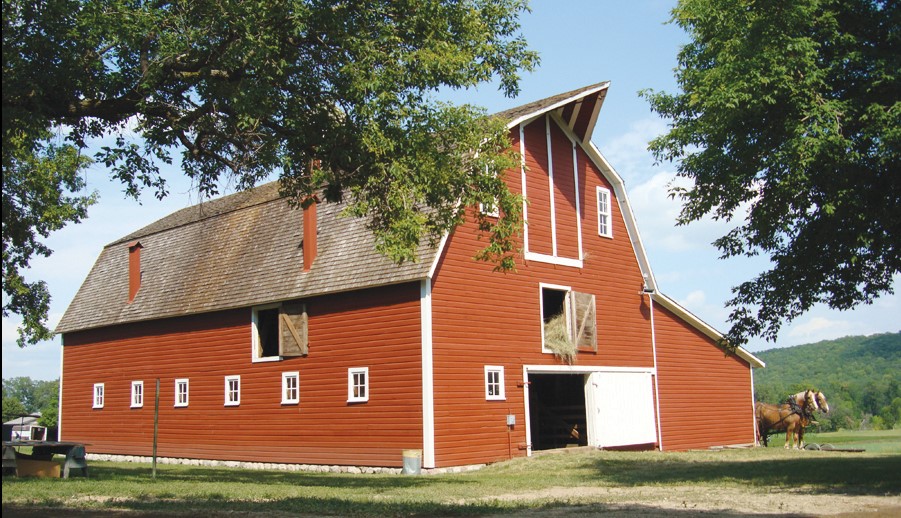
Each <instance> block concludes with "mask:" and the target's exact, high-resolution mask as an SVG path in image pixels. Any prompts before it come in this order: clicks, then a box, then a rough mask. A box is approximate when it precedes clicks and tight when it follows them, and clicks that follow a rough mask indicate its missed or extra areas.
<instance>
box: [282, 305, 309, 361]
mask: <svg viewBox="0 0 901 518" xmlns="http://www.w3.org/2000/svg"><path fill="white" fill-rule="evenodd" d="M279 336H280V338H281V339H280V340H279V341H278V355H279V356H306V355H307V352H308V348H307V345H308V340H307V307H306V305H304V304H301V303H298V302H290V303H285V304H282V307H281V310H280V311H279Z"/></svg>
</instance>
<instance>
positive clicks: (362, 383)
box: [347, 367, 369, 403]
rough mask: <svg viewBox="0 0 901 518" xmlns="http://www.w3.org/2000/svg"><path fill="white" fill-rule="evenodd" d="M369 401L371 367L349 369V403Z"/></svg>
mask: <svg viewBox="0 0 901 518" xmlns="http://www.w3.org/2000/svg"><path fill="white" fill-rule="evenodd" d="M365 401H369V367H357V368H355V369H347V402H348V403H362V402H365Z"/></svg>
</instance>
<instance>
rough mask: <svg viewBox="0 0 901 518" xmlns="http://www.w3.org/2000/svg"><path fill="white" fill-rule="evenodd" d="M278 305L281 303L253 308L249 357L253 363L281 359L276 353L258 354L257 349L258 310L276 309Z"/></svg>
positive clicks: (258, 335)
mask: <svg viewBox="0 0 901 518" xmlns="http://www.w3.org/2000/svg"><path fill="white" fill-rule="evenodd" d="M280 306H281V304H279V303H275V304H266V305H263V306H256V307H254V308H253V314H252V316H251V326H250V334H251V340H250V348H251V350H250V358H251V361H252V362H254V363H257V362H277V361H281V359H282V357H281V356H279V355H277V354H276V355H275V356H260V353H259V351H260V347H259V345H260V332H259V328H258V325H259V324H258V317H257V314H258V312H260V311H264V310H267V309H278V308H279V307H280Z"/></svg>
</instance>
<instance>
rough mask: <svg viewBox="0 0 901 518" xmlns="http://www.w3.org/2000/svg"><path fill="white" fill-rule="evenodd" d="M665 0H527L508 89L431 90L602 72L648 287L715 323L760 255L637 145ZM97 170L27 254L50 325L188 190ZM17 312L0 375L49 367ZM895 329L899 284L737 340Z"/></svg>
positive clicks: (661, 46)
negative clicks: (161, 190)
mask: <svg viewBox="0 0 901 518" xmlns="http://www.w3.org/2000/svg"><path fill="white" fill-rule="evenodd" d="M674 4H675V2H674V1H669V0H641V1H635V0H631V1H630V0H596V1H591V0H581V1H568V0H541V1H533V2H532V13H531V14H527V15H526V16H524V18H523V19H522V25H523V32H524V35H525V37H526V39H527V40H528V42H529V45H530V47H531V48H532V49H534V50H536V51H538V52H539V53H540V55H541V66H540V67H539V68H538V70H536V71H535V72H533V73H531V74H526V75H524V76H523V78H522V81H521V88H522V91H521V94H520V96H519V97H518V98H517V99H507V98H505V97H504V96H503V95H501V94H500V93H499V92H498V91H497V89H496V87H495V86H494V85H485V86H482V87H480V88H478V89H476V90H471V91H466V92H446V93H442V97H443V98H445V99H447V100H450V101H453V102H460V103H462V102H468V103H472V104H477V105H481V106H484V107H485V108H487V109H488V111H489V112H496V111H500V110H503V109H506V108H510V107H512V106H517V105H520V104H524V103H527V102H529V101H533V100H536V99H541V98H544V97H548V96H551V95H554V94H557V93H561V92H565V91H568V90H571V89H574V88H578V87H581V86H585V85H588V84H592V83H597V82H600V81H608V80H609V81H610V82H611V85H610V89H609V92H608V95H607V98H606V101H605V102H604V106H603V108H602V110H601V113H600V116H599V118H598V126H597V128H596V130H595V132H594V137H593V140H594V142H595V144H596V145H597V146H598V148H599V149H600V150H601V152H602V153H603V154H604V155H605V156H606V157H607V159H608V160H609V162H610V163H611V165H613V167H614V168H615V169H616V170H617V172H618V173H619V174H620V176H622V177H623V178H624V179H625V181H626V188H627V192H628V195H629V198H630V201H631V202H632V209H633V212H634V214H635V217H636V219H637V220H638V228H639V231H640V233H641V238H642V241H643V243H644V245H645V248H646V251H647V253H648V256H649V258H650V261H651V266H652V268H653V271H654V275H655V277H656V279H657V282H658V285H659V287H660V290H661V291H662V292H663V293H665V294H667V295H668V296H670V297H671V298H673V299H675V300H676V301H678V302H679V303H681V304H682V305H684V306H685V307H686V308H687V309H688V310H689V311H691V312H692V313H694V314H695V315H697V316H699V317H700V318H701V319H703V320H704V321H706V322H707V323H709V324H711V325H713V326H714V327H715V328H717V329H720V330H721V331H725V330H726V329H727V328H728V326H727V324H726V319H727V317H728V309H726V308H725V307H724V302H725V301H726V300H728V299H729V298H730V294H731V292H730V288H731V287H732V286H735V285H737V284H738V283H740V282H742V281H744V280H748V279H750V278H751V277H752V276H753V275H755V274H756V273H758V272H760V271H762V270H763V269H764V268H766V266H767V262H766V260H765V259H761V258H757V259H754V260H751V259H744V258H739V259H729V260H719V259H718V254H717V251H716V249H715V248H714V247H713V246H712V245H711V244H710V243H711V242H712V241H713V240H714V239H715V238H717V237H718V236H720V235H722V234H723V233H725V232H726V231H727V230H728V228H729V227H728V226H727V225H726V224H723V223H718V222H714V221H709V220H705V221H701V222H697V223H694V224H692V225H689V226H687V227H675V226H674V221H675V217H676V215H677V214H678V211H679V204H678V202H677V201H674V200H670V199H669V197H668V196H667V185H668V184H669V182H670V181H671V180H672V179H673V178H674V171H675V166H674V165H672V164H661V165H654V161H653V158H652V157H651V156H650V154H649V153H648V152H647V150H646V147H647V143H648V141H649V140H650V139H652V138H653V137H655V136H657V135H659V134H661V133H663V132H664V131H665V130H666V122H665V121H662V120H660V119H659V117H657V116H656V115H655V114H654V113H652V112H651V110H650V108H649V106H648V103H647V102H646V101H645V100H644V99H642V98H640V97H639V96H638V94H637V92H638V91H639V90H641V89H645V88H650V89H654V90H664V91H670V92H672V91H674V90H675V88H676V83H675V80H674V77H673V69H674V68H675V66H676V54H677V52H678V50H679V46H680V45H682V44H684V43H685V42H686V41H687V37H686V36H685V34H684V33H682V31H681V30H680V29H678V28H677V27H675V26H673V25H667V24H665V22H666V21H667V20H668V19H669V17H670V14H669V13H670V10H671V9H672V7H673V5H674ZM107 177H108V174H107V172H106V171H105V170H104V168H103V167H102V166H101V165H94V166H92V167H91V168H90V169H89V171H88V173H87V182H88V187H89V188H90V189H96V190H98V191H99V192H100V196H101V198H100V202H99V203H98V204H97V205H95V206H94V207H93V208H92V209H91V211H90V215H89V217H88V219H87V220H86V221H85V222H83V223H82V224H80V225H73V226H69V227H67V228H65V229H63V230H62V231H60V232H58V233H56V234H54V235H51V237H50V239H49V240H48V244H49V246H50V248H51V249H53V250H54V254H53V255H52V256H51V257H50V258H47V259H38V260H34V261H33V262H32V268H31V272H30V274H29V275H30V276H32V277H33V278H41V279H44V280H46V281H47V282H48V284H49V286H50V290H51V294H52V296H53V303H52V306H51V314H50V318H51V322H50V324H51V326H55V325H56V323H57V322H58V321H59V319H60V317H61V316H62V314H63V312H64V311H65V309H66V307H67V306H68V305H69V302H71V300H72V298H73V297H74V295H75V292H76V291H77V290H78V287H79V286H80V285H81V283H82V281H83V280H84V278H85V276H86V275H87V273H88V271H89V270H90V268H91V266H92V265H93V264H94V261H95V260H96V258H97V256H98V255H99V254H100V250H101V249H102V248H103V246H104V245H106V244H107V243H110V242H112V241H114V240H116V239H117V238H120V237H122V236H124V235H126V234H128V233H130V232H132V231H133V230H136V229H138V228H140V227H142V226H144V225H146V224H148V223H150V222H152V221H154V220H156V219H158V218H160V217H162V216H164V215H166V214H168V213H170V212H172V211H174V210H177V209H180V208H183V207H186V206H189V205H192V204H194V203H196V202H197V201H198V199H197V196H196V194H194V193H192V191H191V186H190V184H189V183H188V182H187V180H185V179H184V178H183V177H181V176H180V174H179V172H178V171H177V170H175V169H173V170H172V171H171V174H169V175H168V179H169V180H170V183H171V189H170V192H171V195H170V196H169V197H168V198H167V199H165V200H164V201H162V202H160V201H157V200H156V199H154V198H153V197H152V196H149V195H148V196H145V197H144V198H143V199H142V204H141V205H138V204H136V203H135V202H134V201H132V200H129V199H125V197H124V195H123V194H122V188H121V186H120V185H117V184H115V183H111V182H109V181H108V180H107ZM897 280H898V279H897V278H896V285H897V284H898V283H897ZM18 323H19V319H18V318H15V317H13V318H4V319H3V378H4V379H8V378H11V377H15V376H29V377H31V378H33V379H55V378H57V377H58V376H59V368H60V341H59V338H56V339H54V340H52V341H49V342H45V343H41V344H38V345H35V346H29V347H27V348H25V349H20V348H19V347H18V346H17V345H16V343H15V339H16V332H15V329H16V326H17V325H18ZM899 329H901V296H899V295H894V296H888V297H883V298H881V299H879V300H877V301H876V303H874V304H873V305H870V306H865V307H861V308H858V309H856V310H854V311H850V312H836V311H830V310H828V309H826V308H823V307H817V308H815V309H814V310H812V311H811V312H809V313H808V314H806V315H804V316H802V317H800V318H798V319H796V320H795V321H794V322H792V323H791V324H789V325H787V326H785V327H783V330H782V332H781V334H780V337H779V340H778V342H777V343H775V344H773V343H768V342H763V341H752V342H751V343H750V344H749V345H748V349H749V350H751V351H752V352H753V351H759V350H763V349H769V348H772V347H784V346H791V345H797V344H801V343H809V342H816V341H819V340H825V339H830V338H838V337H842V336H847V335H857V334H872V333H881V332H897V331H899Z"/></svg>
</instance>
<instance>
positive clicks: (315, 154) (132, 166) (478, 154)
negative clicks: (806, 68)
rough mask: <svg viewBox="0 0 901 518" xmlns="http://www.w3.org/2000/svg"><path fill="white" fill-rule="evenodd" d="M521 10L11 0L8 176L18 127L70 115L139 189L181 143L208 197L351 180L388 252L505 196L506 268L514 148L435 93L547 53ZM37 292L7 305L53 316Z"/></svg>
mask: <svg viewBox="0 0 901 518" xmlns="http://www.w3.org/2000/svg"><path fill="white" fill-rule="evenodd" d="M526 9H527V6H526V2H525V1H524V0H464V1H457V0H400V1H398V0H373V1H370V2H366V5H365V8H363V7H361V6H358V5H356V4H354V3H341V2H330V1H323V0H293V1H284V0H222V1H219V2H205V1H196V2H181V3H175V4H170V3H166V2H164V3H159V4H157V3H143V2H138V3H135V2H127V1H123V0H44V1H42V2H37V3H35V2H30V1H22V0H4V1H3V78H2V80H3V88H2V98H3V106H2V108H3V139H4V140H3V148H4V165H3V168H4V170H3V172H4V176H6V175H7V174H8V171H7V169H8V167H12V166H11V165H9V163H8V162H7V160H6V149H7V147H8V145H11V141H10V139H11V138H13V136H14V135H18V137H17V138H19V139H20V140H21V142H20V143H19V144H18V147H19V149H22V150H36V149H38V148H39V147H40V145H41V143H42V142H43V140H44V139H45V134H46V131H47V130H48V128H50V127H64V128H65V131H67V132H68V134H67V135H66V139H67V141H68V142H69V143H71V144H72V145H73V146H74V147H75V148H76V149H81V148H83V147H84V146H85V143H86V142H87V141H88V140H89V139H91V138H96V137H104V138H105V141H114V142H115V144H114V145H109V146H107V147H104V148H102V149H100V150H99V151H98V152H97V154H96V155H95V157H94V158H95V159H96V160H97V161H98V162H101V163H103V164H104V165H105V166H106V167H107V168H108V169H109V170H110V174H111V175H112V176H113V177H115V178H118V179H119V180H121V181H122V182H123V184H124V185H125V186H126V192H127V193H128V194H130V195H132V196H135V197H137V195H138V194H139V193H140V192H141V191H142V190H143V189H145V188H151V189H153V190H154V192H155V194H156V195H157V196H158V197H162V196H165V195H166V182H165V178H163V177H162V176H161V175H160V171H159V167H158V164H159V163H161V162H162V163H169V162H172V161H173V160H174V158H175V157H174V155H173V153H180V155H181V156H180V158H181V164H182V167H183V169H184V173H185V174H186V175H187V176H189V177H191V178H192V179H193V180H194V185H196V186H198V189H199V190H200V193H201V195H204V196H212V195H214V194H217V192H218V185H220V183H222V182H226V181H227V182H229V183H231V184H233V185H237V186H239V187H240V188H249V187H252V186H253V185H254V184H255V183H257V182H258V181H260V180H261V179H263V178H267V177H269V176H270V175H271V174H272V173H273V172H277V174H279V175H280V177H281V179H282V187H283V190H284V191H285V193H286V194H288V195H290V196H292V197H294V198H295V199H297V200H303V199H306V198H307V197H308V196H309V195H310V194H312V193H313V192H315V191H318V190H322V191H324V192H325V194H326V197H327V198H328V199H331V200H336V199H339V198H342V197H344V196H349V197H350V201H351V202H352V206H351V209H350V212H352V213H353V214H355V215H357V216H360V217H366V218H368V221H369V225H370V228H371V229H372V230H373V232H374V233H375V235H376V237H377V241H378V246H379V249H380V250H381V251H383V252H384V253H385V254H387V255H388V256H389V257H391V258H392V259H394V260H396V261H403V260H411V259H412V258H413V257H414V256H415V250H416V248H417V247H418V246H419V243H420V240H421V238H422V237H423V236H425V235H429V236H431V237H432V238H433V239H437V237H438V236H440V235H442V234H443V233H445V232H447V231H448V230H449V229H451V228H453V226H455V225H456V224H457V223H459V222H460V221H462V215H463V211H464V208H465V207H467V206H472V205H473V204H477V203H479V202H484V201H486V200H497V203H499V204H500V206H501V209H502V211H503V213H504V214H505V217H504V218H500V219H499V220H498V221H497V222H483V223H484V225H483V229H484V231H485V232H486V235H488V237H489V244H488V245H487V248H486V250H485V252H484V253H483V254H480V257H482V258H484V259H487V260H492V261H498V264H499V265H501V266H503V267H509V266H511V264H512V259H510V257H509V254H510V252H511V251H512V246H513V245H512V244H511V239H512V236H513V235H515V233H516V228H517V225H518V223H517V220H518V219H519V216H518V214H519V213H518V209H517V206H516V205H517V204H516V203H515V202H514V201H513V197H512V196H511V195H510V194H509V192H507V190H506V187H505V186H504V184H503V182H502V181H501V180H500V179H499V177H498V175H499V174H500V173H499V172H500V171H502V170H503V168H504V167H506V166H507V165H508V164H510V163H512V162H511V161H510V160H511V157H510V156H508V155H507V146H508V143H507V142H506V140H505V138H506V137H505V136H504V135H505V131H501V129H500V127H499V126H498V125H497V124H495V123H493V122H491V121H487V120H486V118H485V114H484V113H483V112H482V111H479V110H476V109H473V108H470V107H462V108H455V107H451V106H444V105H441V104H439V103H437V102H435V100H434V99H433V98H432V94H433V93H434V92H435V91H436V90H438V89H439V88H442V87H451V88H467V87H471V86H475V85H477V84H480V83H483V82H486V81H489V80H494V79H497V80H498V82H499V84H500V88H501V89H502V90H503V91H504V93H505V94H507V95H511V96H512V95H515V94H516V93H517V92H518V80H519V75H518V74H519V72H520V71H521V70H532V69H533V68H534V67H535V66H536V65H537V63H538V58H537V55H536V54H535V53H534V52H532V51H529V50H527V48H526V44H525V41H524V40H523V39H522V37H521V36H520V34H519V32H520V28H519V22H518V17H519V15H520V13H521V12H523V11H525V10H526ZM109 137H113V138H109ZM20 160H24V158H22V159H20ZM314 161H315V162H316V163H318V164H319V166H318V167H316V168H311V167H309V166H310V164H311V163H314ZM68 167H69V169H68V172H69V173H73V172H74V171H75V170H77V166H76V165H74V164H71V163H70V164H68ZM60 172H61V173H62V171H60ZM21 174H22V175H24V176H23V177H22V178H23V179H24V178H27V175H28V174H30V173H29V172H27V171H24V170H23V171H21ZM51 183H52V182H51ZM5 189H6V187H4V194H5V193H6V191H5ZM78 217H81V216H78ZM68 221H77V218H76V217H75V216H74V215H73V216H71V217H69V218H68ZM6 222H7V215H6V212H5V211H4V228H6ZM4 232H6V231H5V230H4ZM5 235H6V234H4V243H5V242H6V241H5V240H6V237H5ZM5 261H6V260H5V259H4V264H6V263H5ZM15 273H16V271H15V269H14V268H13V269H12V270H11V271H10V277H6V276H4V290H6V289H7V286H10V289H12V284H11V283H12V282H14V281H13V280H14V279H15V276H14V275H13V274H15ZM7 279H9V282H10V284H7ZM23 286H24V285H23ZM22 289H23V290H25V291H27V289H26V288H24V287H22ZM31 293H32V294H33V295H35V296H36V298H35V299H34V300H32V301H31V302H25V301H24V299H23V301H22V302H21V303H17V304H16V305H15V306H10V307H9V310H10V311H12V312H19V311H26V310H27V308H28V307H31V306H32V305H37V312H36V313H34V314H35V315H41V314H44V315H46V310H45V309H46V303H47V301H49V295H47V294H46V291H45V292H44V294H43V295H40V296H38V294H39V290H38V285H34V286H33V290H32V291H31ZM42 308H43V309H42ZM6 311H7V306H4V312H6ZM42 312H43V313H42ZM41 336H46V334H45V333H41Z"/></svg>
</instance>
